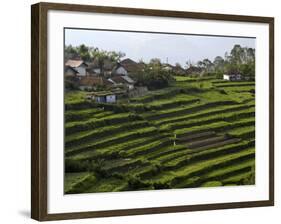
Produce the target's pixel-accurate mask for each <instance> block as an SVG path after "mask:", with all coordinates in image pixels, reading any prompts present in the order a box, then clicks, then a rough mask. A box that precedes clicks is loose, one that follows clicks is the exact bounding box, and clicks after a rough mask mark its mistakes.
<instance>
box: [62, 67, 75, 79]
mask: <svg viewBox="0 0 281 224" xmlns="http://www.w3.org/2000/svg"><path fill="white" fill-rule="evenodd" d="M77 74H78V72H77V71H76V70H75V69H74V68H72V67H70V66H65V67H64V75H65V76H66V77H75V76H77Z"/></svg>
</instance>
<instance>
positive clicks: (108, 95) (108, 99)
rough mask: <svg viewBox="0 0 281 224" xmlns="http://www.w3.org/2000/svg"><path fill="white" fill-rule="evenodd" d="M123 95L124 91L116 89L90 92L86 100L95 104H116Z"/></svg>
mask: <svg viewBox="0 0 281 224" xmlns="http://www.w3.org/2000/svg"><path fill="white" fill-rule="evenodd" d="M124 94H126V92H125V91H124V90H121V89H119V88H117V89H112V90H110V91H99V92H91V93H89V94H87V99H88V100H94V101H95V102H97V103H116V102H117V100H118V98H119V97H122V96H123V95H124Z"/></svg>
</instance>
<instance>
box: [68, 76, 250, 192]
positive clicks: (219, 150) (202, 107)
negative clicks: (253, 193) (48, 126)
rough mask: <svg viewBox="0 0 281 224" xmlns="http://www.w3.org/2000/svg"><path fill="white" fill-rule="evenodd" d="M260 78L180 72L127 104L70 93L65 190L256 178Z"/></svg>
mask: <svg viewBox="0 0 281 224" xmlns="http://www.w3.org/2000/svg"><path fill="white" fill-rule="evenodd" d="M254 90H255V83H254V82H249V81H247V82H227V81H223V80H218V79H215V78H213V77H208V78H205V79H194V78H186V77H177V82H176V83H175V84H174V86H172V87H169V88H165V89H161V90H158V91H151V92H149V94H147V95H146V96H143V97H139V98H134V99H130V103H125V104H114V105H113V104H111V105H108V104H107V105H106V104H97V103H94V102H89V101H86V100H85V97H84V96H85V93H83V92H71V93H66V95H65V103H66V104H65V171H66V173H65V193H88V192H112V191H130V190H150V189H170V188H189V187H218V186H228V185H247V184H254V183H255V91H254Z"/></svg>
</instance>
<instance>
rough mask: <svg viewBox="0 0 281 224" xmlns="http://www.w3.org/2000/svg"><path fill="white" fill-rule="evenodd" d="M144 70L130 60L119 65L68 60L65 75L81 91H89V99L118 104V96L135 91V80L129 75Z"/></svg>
mask: <svg viewBox="0 0 281 224" xmlns="http://www.w3.org/2000/svg"><path fill="white" fill-rule="evenodd" d="M140 69H142V65H141V64H140V63H137V62H135V61H133V60H131V59H129V58H127V59H124V60H122V61H121V62H118V63H113V62H111V61H109V60H104V61H103V65H102V66H101V65H100V64H99V61H97V60H94V61H92V62H84V61H83V60H72V59H71V60H68V61H66V63H65V68H64V75H65V79H66V80H67V81H70V82H72V83H74V84H75V85H76V86H77V87H78V88H79V89H80V90H87V91H89V94H88V98H90V99H93V100H95V101H97V102H108V103H114V102H116V100H117V98H118V96H122V95H124V94H128V92H129V91H133V90H134V89H135V83H136V82H135V80H133V79H132V78H131V77H130V76H129V75H130V74H132V73H134V72H136V71H138V70H140Z"/></svg>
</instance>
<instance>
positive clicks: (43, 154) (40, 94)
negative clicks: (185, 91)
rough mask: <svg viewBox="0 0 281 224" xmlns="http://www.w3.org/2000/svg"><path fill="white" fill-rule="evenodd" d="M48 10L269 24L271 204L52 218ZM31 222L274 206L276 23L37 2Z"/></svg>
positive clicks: (33, 24) (260, 202) (132, 210)
mask: <svg viewBox="0 0 281 224" xmlns="http://www.w3.org/2000/svg"><path fill="white" fill-rule="evenodd" d="M50 10H54V11H57V10H60V11H67V12H87V13H94V12H97V13H104V14H120V15H135V16H152V17H165V18H188V19H202V20H211V21H232V22H250V23H260V24H268V25H269V91H270V92H269V108H268V110H269V174H268V175H269V183H268V184H269V196H268V198H269V199H268V200H257V201H243V202H233V203H214V204H200V205H181V206H165V207H151V208H130V209H117V210H102V211H86V212H69V213H68V212H66V213H56V214H49V213H48V178H47V177H48V162H47V160H48V159H47V158H48V141H47V139H48V134H47V133H48V131H47V126H48V119H47V111H48V99H47V95H48V94H47V92H48V87H47V83H48V76H47V69H48V68H47V60H48V56H47V49H48V34H47V30H48V28H47V27H48V19H47V14H48V12H49V11H50ZM31 28H32V32H31V40H32V44H31V77H32V82H31V90H32V92H31V112H32V114H31V118H32V119H31V120H32V121H31V126H32V129H31V133H32V141H31V143H32V144H31V155H32V157H31V161H32V163H31V177H32V178H31V186H32V189H31V217H32V218H33V219H36V220H39V221H47V220H60V219H80V218H94V217H109V216H125V215H141V214H156V213H170V212H187V211H203V210H215V209H229V208H246V207H260V206H273V205H274V18H271V17H258V16H240V15H223V14H210V13H201V12H200V13H195V12H183V11H162V10H151V9H137V8H117V7H103V6H90V5H72V4H57V3H38V4H35V5H32V7H31Z"/></svg>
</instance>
